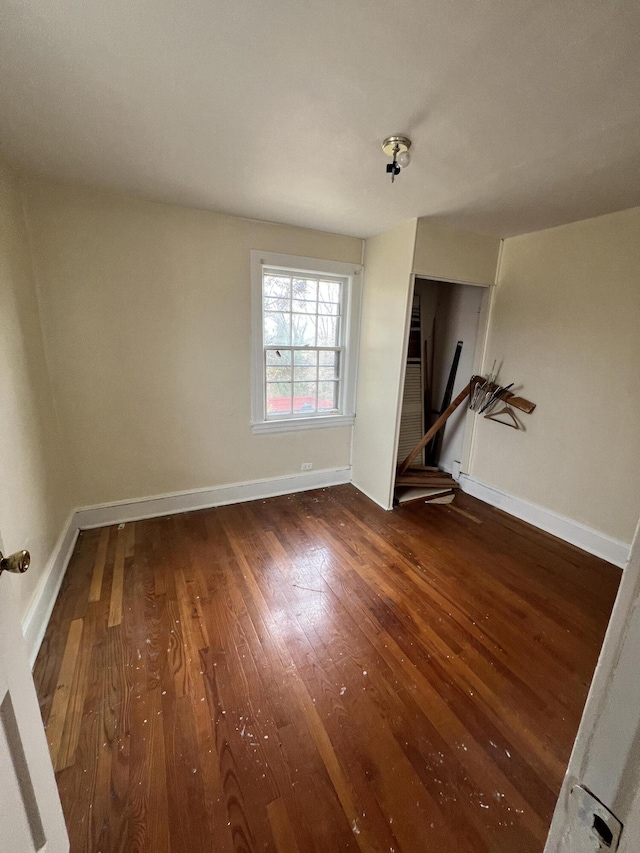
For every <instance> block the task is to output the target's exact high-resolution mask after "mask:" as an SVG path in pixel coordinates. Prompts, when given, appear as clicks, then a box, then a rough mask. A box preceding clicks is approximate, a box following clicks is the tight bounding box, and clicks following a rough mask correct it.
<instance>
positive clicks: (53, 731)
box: [47, 619, 84, 769]
mask: <svg viewBox="0 0 640 853" xmlns="http://www.w3.org/2000/svg"><path fill="white" fill-rule="evenodd" d="M83 624H84V623H83V620H82V619H74V620H73V622H72V623H71V624H70V625H69V633H68V635H67V638H66V644H65V646H64V654H63V656H62V662H61V664H60V674H59V676H58V683H57V685H56V692H55V697H54V700H53V704H52V706H51V713H50V714H49V721H48V723H47V741H48V743H49V751H50V753H51V761H52V763H53V766H54V768H56V769H59V760H58V757H59V754H60V750H61V747H62V733H63V731H64V725H65V722H66V719H67V709H68V708H69V702H70V700H71V686H72V684H73V676H74V673H75V669H76V662H77V660H78V652H79V650H80V639H81V637H82V628H83Z"/></svg>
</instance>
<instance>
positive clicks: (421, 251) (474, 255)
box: [413, 217, 500, 284]
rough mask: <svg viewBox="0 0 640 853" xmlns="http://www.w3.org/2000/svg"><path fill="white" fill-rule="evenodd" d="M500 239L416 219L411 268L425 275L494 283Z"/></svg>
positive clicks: (417, 273) (474, 282)
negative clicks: (416, 225)
mask: <svg viewBox="0 0 640 853" xmlns="http://www.w3.org/2000/svg"><path fill="white" fill-rule="evenodd" d="M499 252H500V240H499V239H498V238H497V237H488V236H487V235H485V234H473V233H472V232H470V231H459V230H457V229H455V228H450V227H448V226H446V225H442V224H440V223H438V222H434V221H433V220H431V219H428V218H425V217H422V218H421V219H419V220H418V233H417V236H416V249H415V257H414V261H413V271H414V272H415V274H416V275H421V276H425V277H426V278H442V279H445V280H449V281H459V282H462V283H465V282H468V283H470V284H493V283H494V282H495V278H496V266H497V263H498V254H499Z"/></svg>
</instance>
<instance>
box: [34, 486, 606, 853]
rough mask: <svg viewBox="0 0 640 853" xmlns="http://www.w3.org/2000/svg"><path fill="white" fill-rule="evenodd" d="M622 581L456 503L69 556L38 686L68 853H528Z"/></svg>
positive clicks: (223, 529) (86, 544) (182, 530)
mask: <svg viewBox="0 0 640 853" xmlns="http://www.w3.org/2000/svg"><path fill="white" fill-rule="evenodd" d="M619 579H620V572H619V570H618V569H616V568H614V567H613V566H611V565H609V564H607V563H604V562H603V561H601V560H598V559H596V558H595V557H591V556H589V555H587V554H584V553H583V552H581V551H578V550H577V549H576V548H573V547H571V546H569V545H566V544H564V543H562V542H560V541H559V540H557V539H554V538H553V537H550V536H547V535H546V534H543V533H541V532H540V531H536V530H535V529H533V528H531V527H529V526H527V525H525V524H523V523H522V522H519V521H517V520H515V519H513V518H510V517H509V516H507V515H504V514H502V513H500V512H499V511H497V510H494V509H492V508H490V507H488V506H486V505H484V504H482V503H480V502H479V501H476V500H474V499H473V498H471V497H469V496H467V495H457V496H456V499H455V503H454V504H452V505H451V506H425V505H423V504H420V503H418V504H412V505H407V506H405V507H402V508H400V509H398V510H395V511H394V512H392V513H387V512H384V511H383V510H381V509H379V508H378V507H376V506H375V505H374V504H372V503H371V502H370V501H369V500H367V498H365V497H363V496H362V495H361V494H360V493H359V492H357V491H356V490H355V489H354V488H353V487H351V486H340V487H336V488H332V489H324V490H318V491H315V492H306V493H304V494H299V495H290V496H286V497H282V498H274V499H271V500H266V501H256V502H253V503H246V504H240V505H236V506H228V507H221V508H217V509H212V510H206V511H202V512H193V513H189V514H183V515H177V516H172V517H167V518H159V519H152V520H148V521H140V522H136V523H133V524H127V525H120V526H118V527H112V528H106V529H103V530H92V531H87V532H84V533H82V534H81V535H80V538H79V540H78V545H77V547H76V550H75V553H74V556H73V558H72V562H71V565H70V567H69V570H68V573H67V576H66V579H65V581H64V585H63V588H62V591H61V593H60V596H59V599H58V601H57V603H56V606H55V610H54V613H53V617H52V619H51V623H50V625H49V627H48V630H47V633H46V637H45V640H44V643H43V646H42V649H41V651H40V654H39V657H38V660H37V663H36V668H35V679H36V685H37V689H38V694H39V697H40V702H41V710H42V716H43V719H44V722H45V725H46V726H47V733H48V738H49V744H50V748H51V755H52V758H53V761H54V765H55V768H56V773H57V780H58V786H59V788H60V793H61V796H62V803H63V807H64V811H65V815H66V820H67V826H68V828H69V834H70V836H71V850H72V853H85V851H86V853H89V851H90V852H91V853H116V851H122V853H135V852H136V851H149V853H182V851H184V853H200V851H202V853H204V851H207V853H212V851H214V853H253V851H270V853H311V851H317V853H341V851H362V853H369V851H380V852H381V853H382V851H384V853H423V852H424V851H430V850H434V851H435V850H436V849H437V850H446V851H447V853H483V851H487V853H488V851H491V853H541V851H542V847H543V843H544V839H545V837H546V832H547V828H548V825H549V822H550V818H551V814H552V811H553V808H554V804H555V800H556V797H557V794H558V791H559V788H560V783H561V779H562V776H563V773H564V769H565V766H566V762H567V760H568V757H569V752H570V749H571V745H572V742H573V739H574V736H575V732H576V729H577V726H578V721H579V718H580V715H581V711H582V707H583V704H584V701H585V698H586V693H587V689H588V685H589V682H590V679H591V677H592V673H593V669H594V666H595V663H596V659H597V656H598V652H599V649H600V645H601V642H602V639H603V636H604V631H605V628H606V624H607V620H608V617H609V614H610V610H611V607H612V604H613V599H614V596H615V593H616V590H617V586H618V582H619Z"/></svg>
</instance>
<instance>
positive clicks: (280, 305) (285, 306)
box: [264, 296, 291, 311]
mask: <svg viewBox="0 0 640 853" xmlns="http://www.w3.org/2000/svg"><path fill="white" fill-rule="evenodd" d="M264 310H265V311H290V310H291V303H290V302H289V300H288V299H285V298H284V297H280V296H265V298H264Z"/></svg>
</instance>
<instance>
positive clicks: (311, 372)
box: [293, 367, 318, 382]
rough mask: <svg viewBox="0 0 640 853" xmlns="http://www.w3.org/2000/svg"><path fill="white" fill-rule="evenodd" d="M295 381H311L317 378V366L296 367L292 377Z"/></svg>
mask: <svg viewBox="0 0 640 853" xmlns="http://www.w3.org/2000/svg"><path fill="white" fill-rule="evenodd" d="M293 378H294V379H295V380H296V382H302V381H303V380H305V381H309V380H310V381H311V382H315V381H316V379H317V378H318V368H317V367H296V369H295V375H294V377H293Z"/></svg>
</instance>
